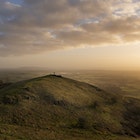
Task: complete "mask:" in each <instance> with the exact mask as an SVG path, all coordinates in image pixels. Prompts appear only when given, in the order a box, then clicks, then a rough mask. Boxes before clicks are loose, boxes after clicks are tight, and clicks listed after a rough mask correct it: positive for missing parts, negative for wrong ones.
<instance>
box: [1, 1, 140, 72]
mask: <svg viewBox="0 0 140 140" xmlns="http://www.w3.org/2000/svg"><path fill="white" fill-rule="evenodd" d="M20 67H36V68H37V67H40V68H44V67H45V68H49V69H56V70H63V69H64V70H77V69H78V70H123V71H124V70H128V71H140V1H138V0H116V1H114V0H59V1H58V0H42V1H38V0H1V1H0V69H9V68H12V69H13V68H20Z"/></svg>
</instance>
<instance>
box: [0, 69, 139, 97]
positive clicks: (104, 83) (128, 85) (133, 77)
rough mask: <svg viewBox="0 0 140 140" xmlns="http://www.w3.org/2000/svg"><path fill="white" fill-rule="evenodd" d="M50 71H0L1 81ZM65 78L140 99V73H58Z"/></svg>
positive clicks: (32, 76)
mask: <svg viewBox="0 0 140 140" xmlns="http://www.w3.org/2000/svg"><path fill="white" fill-rule="evenodd" d="M51 73H53V71H48V70H6V71H4V70H3V71H2V70H1V71H0V80H3V81H4V82H17V81H21V80H26V79H30V78H34V77H38V76H43V75H47V74H51ZM56 73H57V74H61V75H63V76H65V77H68V78H72V79H75V80H79V81H82V82H86V83H90V84H93V85H96V86H98V87H100V88H102V89H104V90H106V91H108V92H113V93H116V94H122V95H124V96H130V97H134V98H139V99H140V72H139V71H56Z"/></svg>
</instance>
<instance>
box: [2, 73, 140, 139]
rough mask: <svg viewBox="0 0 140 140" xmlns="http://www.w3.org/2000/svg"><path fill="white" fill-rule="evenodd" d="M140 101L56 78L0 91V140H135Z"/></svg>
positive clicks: (138, 133)
mask: <svg viewBox="0 0 140 140" xmlns="http://www.w3.org/2000/svg"><path fill="white" fill-rule="evenodd" d="M139 137H140V100H139V99H133V98H127V97H122V96H120V95H118V94H117V95H116V94H113V93H107V92H105V91H104V90H102V89H100V88H98V87H96V86H93V85H90V84H87V83H83V82H79V81H75V80H72V79H68V78H64V77H62V76H59V75H47V76H44V77H38V78H34V79H30V80H25V81H21V82H17V83H13V84H6V85H4V86H0V139H3V140H18V139H21V140H86V139H88V140H93V139H94V140H109V139H110V140H133V139H137V140H138V139H139Z"/></svg>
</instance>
